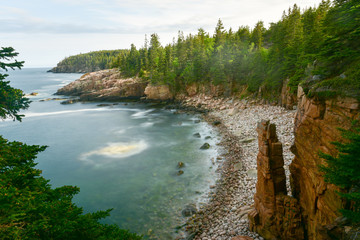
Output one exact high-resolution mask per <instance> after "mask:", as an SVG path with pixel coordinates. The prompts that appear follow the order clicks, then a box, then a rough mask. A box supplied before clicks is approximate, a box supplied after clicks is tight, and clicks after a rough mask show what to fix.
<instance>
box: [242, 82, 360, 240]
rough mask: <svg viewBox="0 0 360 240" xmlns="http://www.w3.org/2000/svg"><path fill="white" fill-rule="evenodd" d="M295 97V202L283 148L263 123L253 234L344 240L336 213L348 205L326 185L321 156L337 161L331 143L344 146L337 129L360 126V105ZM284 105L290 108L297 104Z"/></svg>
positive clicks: (292, 172) (353, 101)
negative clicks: (288, 184) (287, 184)
mask: <svg viewBox="0 0 360 240" xmlns="http://www.w3.org/2000/svg"><path fill="white" fill-rule="evenodd" d="M297 96H298V99H297V101H298V106H297V113H296V116H295V128H294V133H295V142H294V144H293V146H292V147H291V150H292V152H293V153H294V155H295V158H294V159H293V161H292V163H291V165H290V181H291V190H292V195H293V196H287V195H286V189H284V183H283V182H284V174H283V168H282V165H283V161H282V157H281V143H279V142H278V141H277V137H276V134H275V126H272V125H269V123H268V122H265V121H263V122H261V123H259V125H258V129H257V131H258V134H259V136H258V138H259V153H258V158H257V161H258V168H257V171H258V180H257V185H256V194H255V197H254V200H255V201H254V202H255V204H254V210H253V211H252V212H251V213H250V214H249V220H250V228H251V229H252V230H253V231H256V232H258V233H260V235H262V236H263V237H264V238H265V239H313V240H325V239H343V238H344V237H345V236H346V231H345V229H346V227H344V224H345V223H344V221H343V219H342V218H341V217H340V216H341V214H340V213H339V211H338V210H339V209H341V208H343V206H344V203H343V201H342V200H341V198H340V197H339V195H338V194H337V193H336V191H339V189H338V188H337V187H336V186H334V185H332V184H329V183H326V182H324V178H323V176H322V173H321V172H320V171H319V165H320V164H325V162H324V160H323V159H321V158H320V157H319V155H318V153H319V151H322V152H324V153H327V154H331V155H334V156H335V155H336V149H335V147H334V145H332V144H331V142H334V141H339V140H341V135H340V132H339V130H338V128H340V127H341V128H345V129H347V128H350V126H351V122H352V121H353V120H360V109H359V102H358V100H356V99H353V98H341V97H338V98H335V99H328V100H321V99H317V98H308V97H307V96H306V95H305V93H304V91H303V89H302V88H301V87H299V89H298V93H297ZM284 99H285V98H284ZM286 102H287V103H290V104H289V105H288V107H291V105H292V104H293V102H294V101H293V100H291V99H290V101H287V100H285V101H284V102H283V103H286ZM287 215H288V216H291V218H287ZM286 218H287V219H286ZM348 229H349V228H348Z"/></svg>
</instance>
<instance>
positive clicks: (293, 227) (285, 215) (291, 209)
mask: <svg viewBox="0 0 360 240" xmlns="http://www.w3.org/2000/svg"><path fill="white" fill-rule="evenodd" d="M257 132H258V144H259V153H258V156H257V178H258V179H257V184H256V194H255V196H254V202H255V204H254V209H253V210H252V211H251V212H250V213H249V220H250V230H252V231H255V232H257V233H259V234H260V235H261V236H262V237H264V238H265V239H304V231H303V227H302V224H301V215H300V207H299V204H298V202H297V200H296V199H295V198H293V197H290V196H288V195H287V190H286V176H285V170H284V159H283V155H282V144H281V142H279V141H278V138H277V135H276V126H275V125H274V124H270V123H269V121H265V120H263V121H261V122H260V123H258V127H257Z"/></svg>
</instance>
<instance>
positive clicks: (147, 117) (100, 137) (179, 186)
mask: <svg viewBox="0 0 360 240" xmlns="http://www.w3.org/2000/svg"><path fill="white" fill-rule="evenodd" d="M46 70H47V69H45V68H33V69H31V68H28V69H26V68H25V69H22V70H16V71H9V72H8V74H9V75H10V76H9V77H8V78H7V80H10V82H11V85H12V86H13V87H16V88H20V89H22V90H23V91H24V92H25V93H26V94H30V93H32V92H36V93H37V95H36V96H30V97H29V98H30V99H31V100H32V103H31V105H30V108H29V109H27V110H25V111H23V112H22V114H24V115H25V117H24V118H23V121H22V122H14V121H12V120H5V121H2V122H0V134H1V135H2V136H3V137H4V138H7V139H9V140H16V141H21V142H25V143H27V144H33V145H47V146H49V147H48V148H47V149H46V151H45V152H42V153H40V154H39V155H38V158H37V160H36V161H37V163H38V165H37V168H39V169H41V170H42V171H43V176H44V177H45V178H47V179H49V180H50V184H51V185H52V186H53V187H59V186H63V185H75V186H78V187H80V193H79V194H78V195H76V196H75V198H74V202H75V203H76V204H77V205H78V206H81V207H83V208H84V212H94V211H98V210H105V209H108V208H113V211H112V212H111V216H110V217H108V218H106V219H105V220H104V221H103V222H104V223H109V224H117V225H119V226H120V227H121V228H126V229H129V230H130V231H132V232H137V233H139V234H144V235H145V238H147V239H173V238H174V237H175V236H176V227H177V226H179V225H182V224H183V223H184V222H185V218H184V217H182V215H181V211H182V209H184V207H185V206H186V205H188V204H196V205H197V206H199V205H201V204H204V202H206V195H207V192H208V191H209V186H210V185H213V184H215V181H216V178H217V173H216V165H214V164H213V162H214V158H215V157H216V156H217V155H218V154H219V152H220V151H221V149H220V148H219V147H217V145H216V143H218V142H219V141H220V136H219V134H218V133H217V132H216V130H215V129H213V128H212V127H211V126H210V125H208V124H207V123H206V122H203V121H200V122H199V121H198V120H200V116H198V115H188V114H176V112H175V110H167V109H164V108H161V107H157V106H156V105H153V104H150V103H148V104H144V103H136V102H129V103H125V102H118V103H108V105H105V106H99V104H100V103H94V102H93V103H75V104H68V105H63V104H60V102H61V101H62V100H49V99H51V98H66V97H64V96H54V95H52V94H53V93H55V92H56V90H57V89H58V88H60V87H61V86H64V85H65V84H67V83H69V82H71V81H74V80H75V79H77V78H79V77H80V76H81V75H80V74H61V73H56V74H54V73H47V72H46ZM195 133H199V134H200V138H199V137H195V136H194V134H195ZM205 142H207V143H209V144H210V146H211V147H210V149H208V150H200V147H201V146H202V145H203V144H204V143H205ZM179 162H183V163H184V164H185V167H184V168H182V169H181V170H182V171H183V174H181V175H179V172H178V171H179V169H178V167H177V165H178V163H179Z"/></svg>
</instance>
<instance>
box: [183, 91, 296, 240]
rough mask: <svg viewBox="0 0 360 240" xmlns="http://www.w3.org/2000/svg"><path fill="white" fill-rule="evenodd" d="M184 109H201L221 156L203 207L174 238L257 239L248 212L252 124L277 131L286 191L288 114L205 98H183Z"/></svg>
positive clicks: (252, 168) (254, 142)
mask: <svg viewBox="0 0 360 240" xmlns="http://www.w3.org/2000/svg"><path fill="white" fill-rule="evenodd" d="M182 105H183V106H184V107H185V108H186V107H188V108H197V109H201V111H202V112H206V114H203V118H204V120H205V121H207V122H208V123H210V124H213V123H217V124H213V125H216V127H217V128H218V130H219V132H220V134H221V135H222V141H221V142H220V143H219V144H220V145H222V146H223V147H224V148H225V149H226V150H227V151H226V153H225V154H224V155H223V156H219V157H218V158H217V159H216V161H217V162H218V163H219V169H218V170H219V172H220V178H219V179H218V181H217V184H216V186H210V189H211V192H210V194H209V196H208V197H209V202H208V204H206V205H204V206H201V207H200V209H199V211H198V212H197V213H196V214H195V215H194V216H192V217H191V218H189V220H188V223H187V226H186V232H187V233H188V236H187V237H179V238H178V239H202V240H206V239H224V240H225V239H229V240H241V239H243V240H247V239H248V240H250V239H255V240H260V239H263V238H262V237H260V236H259V235H258V234H256V233H253V232H251V231H250V230H249V221H248V216H247V215H248V212H249V211H250V209H251V208H250V206H251V205H252V204H253V202H254V194H255V191H256V189H255V186H256V180H257V179H256V175H257V170H256V156H257V153H258V141H257V132H256V125H257V122H259V121H261V120H262V119H269V120H270V121H271V122H272V123H275V124H276V125H277V126H278V130H277V134H278V137H279V140H280V141H281V142H282V143H283V146H284V153H283V154H284V162H285V171H286V176H287V189H288V192H290V184H289V164H290V163H291V160H292V158H293V154H292V153H291V151H290V146H291V145H292V143H293V141H294V134H293V129H294V115H295V111H294V110H286V109H284V108H282V107H279V106H270V105H260V104H257V103H256V101H247V100H235V99H224V98H219V99H215V98H212V97H209V96H205V95H202V94H200V95H197V96H195V97H188V98H186V99H185V100H184V101H183V103H182Z"/></svg>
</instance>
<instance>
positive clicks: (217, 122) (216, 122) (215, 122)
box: [212, 121, 221, 126]
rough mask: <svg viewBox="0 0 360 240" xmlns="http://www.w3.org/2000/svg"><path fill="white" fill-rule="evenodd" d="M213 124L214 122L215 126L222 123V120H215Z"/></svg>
mask: <svg viewBox="0 0 360 240" xmlns="http://www.w3.org/2000/svg"><path fill="white" fill-rule="evenodd" d="M212 124H213V125H214V126H217V125H219V124H221V122H220V121H213V123H212Z"/></svg>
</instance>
